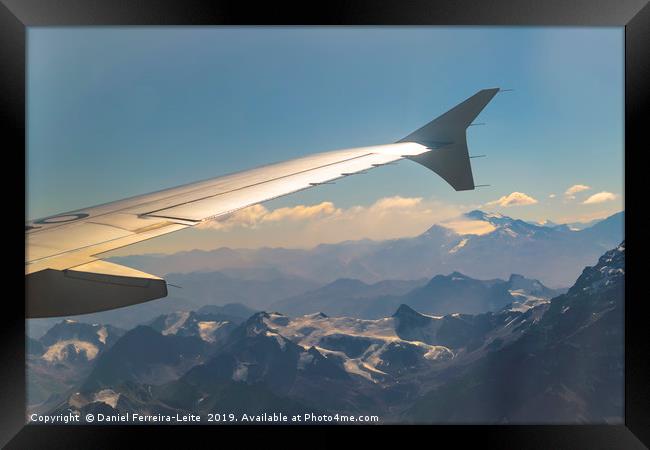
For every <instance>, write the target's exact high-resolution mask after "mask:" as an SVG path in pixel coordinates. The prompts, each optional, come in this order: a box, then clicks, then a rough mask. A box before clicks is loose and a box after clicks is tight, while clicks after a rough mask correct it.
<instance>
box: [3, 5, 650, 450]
mask: <svg viewBox="0 0 650 450" xmlns="http://www.w3.org/2000/svg"><path fill="white" fill-rule="evenodd" d="M0 1H1V3H2V4H0V52H1V53H0V64H1V65H2V70H0V92H2V96H1V97H0V98H1V99H2V102H1V104H2V108H1V110H2V120H1V122H0V123H1V124H2V129H3V131H4V132H3V134H2V139H3V140H4V142H5V144H4V145H3V149H4V156H5V168H4V171H3V172H4V175H5V176H4V177H2V183H3V185H4V186H3V188H4V189H3V191H2V192H4V193H5V196H4V197H5V204H6V205H7V206H6V207H5V208H4V216H5V225H6V226H7V229H6V231H5V232H4V236H5V238H6V239H5V243H6V242H12V243H13V244H15V245H14V246H13V248H12V249H11V256H9V257H7V258H6V260H8V261H11V263H9V264H6V265H5V270H4V271H3V275H4V277H5V280H6V282H5V295H4V296H3V297H4V314H3V315H2V318H3V319H2V326H0V333H1V339H0V361H1V363H2V366H1V367H0V377H1V378H0V379H1V380H2V382H1V386H0V400H1V401H0V408H2V409H1V412H0V445H7V448H42V447H48V448H76V447H84V448H114V447H117V446H118V445H120V444H123V443H125V442H126V443H128V442H133V440H132V439H134V436H133V435H134V434H138V435H140V434H142V433H144V434H146V435H147V436H148V437H152V435H155V436H156V437H157V438H158V439H162V440H164V441H165V442H167V443H169V442H171V441H172V440H181V441H183V442H185V443H186V442H187V441H186V440H187V439H190V438H193V437H196V436H197V434H198V433H201V434H202V433H205V432H208V433H215V432H216V433H219V436H220V442H224V443H225V442H226V441H225V439H226V438H235V437H236V436H235V435H234V434H233V433H237V437H241V431H243V430H242V427H241V426H238V427H225V426H220V427H218V428H214V427H206V426H199V427H192V426H126V427H125V426H121V427H112V426H111V427H108V426H88V425H84V426H38V425H25V378H24V377H25V321H24V318H25V314H24V313H25V311H24V302H22V301H21V300H20V295H21V294H22V295H23V298H24V292H23V290H24V284H21V283H24V272H21V270H20V269H19V267H20V265H19V264H18V262H17V261H15V263H14V258H15V259H16V260H17V259H19V258H20V257H21V254H22V256H23V257H24V246H23V244H21V243H20V242H19V240H18V239H14V238H13V236H18V227H19V226H21V227H22V224H20V225H19V222H20V220H19V219H15V220H14V218H17V217H21V216H24V209H23V210H22V212H20V201H17V202H15V204H16V210H17V212H16V213H15V214H12V212H10V209H9V208H8V204H9V200H10V199H11V198H14V199H15V198H16V197H20V196H21V195H22V198H25V196H24V192H23V191H21V187H22V189H24V188H25V179H24V176H25V175H24V174H25V170H24V169H25V167H23V170H22V171H21V170H20V168H19V167H14V165H13V164H14V163H13V162H10V161H11V160H12V159H11V158H10V157H11V156H14V155H17V156H18V157H17V158H16V161H17V164H18V166H20V165H21V161H22V164H25V160H24V152H25V144H26V141H25V138H26V134H25V131H26V128H25V99H26V95H25V69H26V67H25V64H26V53H25V52H26V42H25V40H26V27H30V26H104V25H267V24H269V25H270V24H276V25H335V24H336V25H408V24H413V25H520V26H529V25H536V26H621V27H625V209H626V217H627V219H626V226H625V234H626V241H628V243H627V245H626V259H627V261H628V263H627V264H626V266H627V268H626V272H627V273H626V293H625V298H626V306H625V308H626V311H625V425H624V426H596V425H584V426H581V425H580V426H569V425H567V426H432V427H434V428H433V429H430V430H428V431H427V435H429V436H430V438H431V439H435V442H440V441H439V439H442V438H453V439H454V442H455V444H456V445H459V444H460V445H461V446H462V444H463V443H467V442H468V441H472V442H474V443H476V444H479V445H486V446H492V447H503V448H589V449H596V448H607V449H613V448H644V447H645V446H648V445H650V414H649V410H650V387H649V384H650V372H649V370H648V363H647V358H648V357H649V356H650V352H649V351H648V341H649V339H648V332H647V322H648V320H650V317H649V316H648V314H644V313H646V312H647V311H648V308H647V307H646V303H647V299H645V298H644V296H643V294H642V293H643V284H644V282H643V280H642V277H643V276H644V271H645V270H646V269H645V268H644V266H643V260H644V255H645V254H646V253H645V251H644V250H645V248H646V246H645V240H646V239H645V237H644V234H647V233H643V231H640V232H637V231H636V228H637V227H640V226H643V223H642V221H643V213H642V209H643V206H638V205H639V203H637V202H635V200H634V198H635V196H639V197H641V199H640V204H641V205H643V203H644V202H643V200H644V199H643V197H642V195H643V194H642V192H643V186H642V185H641V180H642V178H641V175H638V174H635V171H636V172H638V171H639V170H643V166H642V163H639V162H638V161H637V163H636V165H634V162H633V159H632V158H633V156H635V155H639V156H640V155H642V154H643V153H644V151H647V148H648V145H647V143H646V141H645V140H644V139H643V138H644V137H645V136H646V134H647V133H645V128H647V126H648V125H647V124H646V122H647V118H648V117H650V114H649V110H648V109H649V108H648V102H649V99H650V90H649V88H648V85H649V82H648V80H649V79H650V6H649V5H648V0H619V1H607V0H580V1H578V0H573V1H560V0H549V1H544V2H542V1H536V0H518V1H513V0H498V1H496V0H492V1H485V0H483V1H479V0H475V1H471V0H446V1H427V0H411V1H397V0H389V1H388V0H385V1H382V2H375V1H371V0H365V1H349V0H348V1H341V0H339V1H334V0H330V1H327V2H317V3H313V2H302V3H301V4H288V3H286V4H282V3H277V2H267V3H259V4H254V5H253V4H250V3H248V2H242V1H240V2H236V1H223V0H222V1H211V2H207V1H198V0H185V1H181V0H176V1H172V0H139V1H128V0H113V1H108V0H57V1H54V0H0ZM21 156H23V158H22V159H21ZM630 240H631V241H632V244H631V245H630V244H629V241H630ZM13 241H15V242H13ZM4 247H5V255H6V252H7V251H8V248H9V246H6V244H5V246H4ZM9 285H10V286H11V287H14V286H17V287H18V289H17V290H15V291H13V290H10V289H9V288H8V286H9ZM12 291H13V292H12ZM635 291H638V293H637V294H635ZM262 428H263V429H262ZM300 428H301V431H304V430H305V429H307V430H310V431H311V430H312V427H300ZM352 428H354V430H355V431H357V430H364V431H367V430H368V429H370V431H372V433H373V434H374V435H375V436H377V437H379V438H382V437H383V435H384V434H385V433H386V432H390V433H402V432H404V431H406V432H407V433H412V432H413V430H414V428H413V427H408V429H406V430H405V429H404V428H405V427H401V426H384V427H376V426H375V427H366V426H362V427H346V430H350V429H352ZM418 428H420V427H418ZM255 429H256V430H259V431H260V432H261V433H262V434H261V435H260V436H264V435H265V434H267V433H268V432H270V431H271V429H270V428H269V427H268V426H267V427H265V426H259V427H255ZM282 429H284V430H286V427H273V431H275V430H282ZM294 429H295V428H294ZM292 430H293V429H292ZM320 431H322V428H320V429H319V430H316V432H317V433H318V434H317V436H318V437H319V438H318V441H319V443H320V444H327V443H330V444H334V443H336V442H337V440H336V439H337V438H336V437H334V434H333V433H330V432H329V429H328V430H327V433H321V432H320ZM292 433H293V431H292ZM226 435H228V436H226ZM248 436H249V437H251V436H253V435H248ZM291 436H294V435H293V434H291ZM405 436H407V437H408V436H409V435H405ZM288 438H289V435H287V439H288ZM222 439H223V440H222ZM398 439H399V438H398ZM407 442H408V443H412V445H421V444H415V442H414V441H412V440H410V439H409V441H407ZM213 443H214V442H213ZM431 445H434V443H433V442H432V444H431Z"/></svg>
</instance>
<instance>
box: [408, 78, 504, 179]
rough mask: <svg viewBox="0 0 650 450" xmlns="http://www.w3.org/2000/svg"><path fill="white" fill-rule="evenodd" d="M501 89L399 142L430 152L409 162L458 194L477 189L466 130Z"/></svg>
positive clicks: (476, 97)
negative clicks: (433, 175) (414, 144)
mask: <svg viewBox="0 0 650 450" xmlns="http://www.w3.org/2000/svg"><path fill="white" fill-rule="evenodd" d="M497 92H499V88H493V89H483V90H481V91H478V92H477V93H476V94H474V95H473V96H471V97H470V98H468V99H467V100H465V101H464V102H462V103H460V104H458V105H456V106H455V107H453V108H452V109H450V110H449V111H447V112H446V113H444V114H443V115H441V116H439V117H437V118H436V119H434V120H432V121H431V122H429V123H428V124H426V125H424V126H423V127H422V128H419V129H417V130H416V131H414V132H413V133H411V134H409V135H408V136H406V137H405V138H403V139H400V140H399V141H398V142H416V143H418V144H421V145H424V146H426V147H429V148H431V151H430V152H426V153H423V154H421V155H417V156H410V157H409V159H411V160H413V161H415V162H417V163H420V164H422V165H423V166H425V167H427V168H428V169H430V170H432V171H434V172H435V173H437V174H438V175H440V176H441V177H442V178H443V179H444V180H445V181H446V182H447V183H449V184H450V185H451V186H452V187H453V188H454V189H455V190H457V191H466V190H472V189H474V188H475V185H474V176H473V175H472V166H471V164H470V161H469V159H470V158H469V152H468V150H467V138H466V130H467V127H469V126H470V125H471V123H472V122H473V121H474V119H475V118H476V116H478V115H479V113H480V112H481V111H482V110H483V108H485V106H486V105H487V104H488V103H489V102H490V100H492V98H493V97H494V96H495V95H496V94H497Z"/></svg>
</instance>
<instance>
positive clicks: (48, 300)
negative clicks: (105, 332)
mask: <svg viewBox="0 0 650 450" xmlns="http://www.w3.org/2000/svg"><path fill="white" fill-rule="evenodd" d="M26 294H27V295H26V309H27V311H26V312H27V317H28V318H40V317H58V316H72V315H77V314H89V313H93V312H99V311H105V310H109V309H114V308H120V307H123V306H129V305H134V304H137V303H142V302H146V301H149V300H154V299H157V298H161V297H165V296H166V295H167V283H165V280H163V279H162V278H159V277H157V276H155V275H150V274H148V273H145V272H141V271H139V270H135V269H131V268H129V267H124V266H120V265H118V264H113V263H110V262H107V261H92V262H90V263H87V264H84V265H81V266H77V267H75V268H73V269H66V270H56V269H45V270H41V271H38V272H35V273H32V274H29V275H27V277H26Z"/></svg>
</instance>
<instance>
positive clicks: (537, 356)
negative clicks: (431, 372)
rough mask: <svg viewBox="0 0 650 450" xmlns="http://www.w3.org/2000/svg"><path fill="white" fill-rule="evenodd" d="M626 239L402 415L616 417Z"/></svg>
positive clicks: (470, 419)
mask: <svg viewBox="0 0 650 450" xmlns="http://www.w3.org/2000/svg"><path fill="white" fill-rule="evenodd" d="M624 287H625V243H623V244H621V245H620V246H619V247H617V248H616V249H614V250H611V251H608V252H607V253H605V254H604V255H603V256H602V257H601V258H600V259H599V260H598V263H597V264H596V265H595V266H593V267H587V268H586V269H585V270H584V271H583V273H582V275H581V276H580V277H579V278H578V280H577V281H576V283H575V284H574V286H573V287H571V289H570V290H569V291H568V292H567V293H566V294H564V295H562V296H560V297H557V298H555V299H553V300H552V301H551V303H550V306H549V307H548V310H547V311H546V313H545V314H544V315H543V316H542V317H541V319H539V320H538V321H537V322H535V323H533V324H532V325H531V326H530V328H529V329H527V330H526V331H525V332H524V333H523V335H522V337H521V338H520V339H518V340H516V341H514V342H513V343H511V344H508V345H506V346H504V347H502V348H501V349H499V350H498V351H494V352H492V353H490V354H488V355H487V356H486V357H485V358H483V359H480V360H478V361H476V362H473V363H471V364H469V365H468V366H467V367H465V368H463V369H462V370H461V371H460V373H458V372H456V373H455V376H454V377H453V379H451V381H450V382H449V383H447V384H445V385H443V386H441V387H439V388H437V389H434V390H433V391H431V392H430V393H428V394H427V395H425V396H423V397H422V398H421V399H420V400H419V401H418V402H416V403H415V405H414V406H413V407H412V408H410V409H409V410H408V411H407V412H406V414H405V417H407V418H408V419H409V420H413V421H415V422H427V423H431V422H434V423H439V422H444V423H531V422H532V423H567V422H568V423H587V422H588V423H622V417H623V342H624V335H623V299H624Z"/></svg>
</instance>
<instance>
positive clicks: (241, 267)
mask: <svg viewBox="0 0 650 450" xmlns="http://www.w3.org/2000/svg"><path fill="white" fill-rule="evenodd" d="M459 220H462V221H471V222H474V223H482V224H483V225H484V226H485V227H488V228H492V231H490V232H488V233H484V234H480V235H478V234H459V233H457V232H456V231H454V230H453V229H451V228H449V227H446V226H445V225H444V224H436V225H433V226H432V227H431V228H429V229H428V230H427V231H425V232H424V233H422V234H420V235H419V236H415V237H410V238H401V239H392V240H387V241H370V240H361V241H346V242H341V243H338V244H323V245H319V246H317V247H314V248H312V249H286V248H259V249H231V248H219V249H216V250H210V251H203V250H192V251H188V252H179V253H175V254H172V255H140V256H128V257H120V258H114V260H115V261H116V262H118V263H120V264H125V265H128V266H132V267H136V268H138V269H141V270H144V271H147V272H151V273H155V274H158V275H166V274H176V275H174V276H175V277H176V278H175V279H176V281H177V282H178V283H181V285H182V284H183V275H182V274H189V273H190V272H197V271H203V272H206V271H220V272H222V271H230V274H233V273H234V274H237V273H238V272H239V273H242V272H245V271H247V270H248V271H263V270H274V271H278V272H280V273H282V274H284V276H288V277H298V278H299V279H301V280H309V281H311V282H316V283H317V284H319V285H323V284H326V283H331V282H332V281H334V280H336V279H339V278H354V279H358V280H361V281H364V282H365V283H371V284H372V283H377V282H379V281H383V280H419V279H423V278H424V279H429V278H431V277H433V276H435V275H437V274H440V273H451V272H454V271H458V272H461V273H464V274H466V275H468V276H471V277H474V278H480V279H491V278H505V277H508V276H509V275H510V274H511V273H522V274H525V275H526V276H528V277H531V278H535V279H538V280H540V281H542V282H543V283H544V284H546V285H547V286H550V287H554V288H558V287H560V288H561V287H566V286H569V285H570V284H571V283H573V281H574V280H575V279H576V278H577V277H578V275H579V274H580V270H581V268H582V267H584V266H585V265H587V264H589V263H590V262H591V261H594V260H595V259H596V258H598V256H599V255H601V254H602V253H603V252H604V251H606V250H607V249H608V248H612V247H614V246H616V245H617V244H618V243H619V242H621V241H622V240H623V239H624V238H625V236H624V212H620V213H617V214H614V215H612V216H610V217H608V218H606V219H604V220H601V221H599V222H597V223H595V224H594V225H591V226H589V227H586V228H584V229H580V230H576V229H574V228H572V227H569V226H567V225H556V224H553V223H548V224H545V225H540V224H533V223H529V222H525V221H523V220H519V219H514V218H511V217H508V216H504V215H501V214H496V213H486V212H483V211H479V210H474V211H471V212H469V213H466V214H465V215H463V216H462V217H460V218H459ZM485 227H484V228H485ZM187 276H190V275H187ZM285 294H286V293H285ZM289 295H290V294H288V295H287V296H289ZM233 301H238V300H235V299H230V300H229V302H233ZM255 306H256V307H267V306H268V305H262V304H259V305H255Z"/></svg>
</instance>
